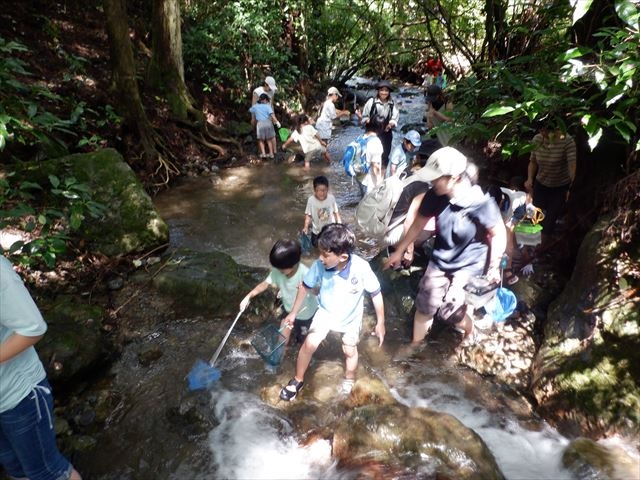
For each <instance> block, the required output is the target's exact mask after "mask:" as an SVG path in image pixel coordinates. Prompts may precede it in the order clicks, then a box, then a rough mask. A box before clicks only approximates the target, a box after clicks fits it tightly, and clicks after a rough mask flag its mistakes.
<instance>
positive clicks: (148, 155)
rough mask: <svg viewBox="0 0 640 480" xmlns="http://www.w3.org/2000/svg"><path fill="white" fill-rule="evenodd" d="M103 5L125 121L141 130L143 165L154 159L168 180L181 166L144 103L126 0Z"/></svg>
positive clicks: (117, 91) (160, 172)
mask: <svg viewBox="0 0 640 480" xmlns="http://www.w3.org/2000/svg"><path fill="white" fill-rule="evenodd" d="M103 8H104V13H105V17H106V23H107V34H108V36H109V49H110V52H111V69H112V72H113V78H114V83H115V91H116V95H117V97H116V98H117V102H118V105H119V109H118V110H119V112H121V113H122V115H123V117H124V121H125V123H126V125H127V126H128V127H129V128H131V129H132V130H133V131H135V132H137V133H138V136H139V138H140V143H141V145H142V148H143V150H144V159H143V160H144V161H145V163H144V164H143V165H141V166H142V167H147V166H148V164H147V162H152V164H154V162H155V165H154V166H156V165H157V168H156V170H155V174H159V175H160V176H161V177H162V183H167V182H168V180H169V177H170V176H171V175H172V174H175V173H177V172H178V170H177V169H176V167H175V166H174V165H173V164H172V163H171V161H170V159H169V157H170V154H168V153H166V152H165V150H166V149H165V148H164V147H163V145H162V140H161V139H160V138H159V136H158V135H157V134H156V133H155V131H154V129H153V126H152V125H151V122H149V119H148V118H147V114H146V113H145V111H144V107H143V105H142V99H141V97H140V90H139V89H138V83H137V81H136V69H135V61H134V58H133V49H132V47H131V40H130V39H129V28H128V26H127V25H128V22H127V13H126V11H127V10H126V6H125V0H103ZM130 161H132V160H130Z"/></svg>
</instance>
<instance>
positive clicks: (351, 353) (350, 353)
mask: <svg viewBox="0 0 640 480" xmlns="http://www.w3.org/2000/svg"><path fill="white" fill-rule="evenodd" d="M342 352H343V353H344V361H345V372H344V377H345V378H347V379H349V380H355V378H356V370H357V369H358V347H357V346H356V345H345V344H342Z"/></svg>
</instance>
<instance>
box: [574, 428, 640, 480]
mask: <svg viewBox="0 0 640 480" xmlns="http://www.w3.org/2000/svg"><path fill="white" fill-rule="evenodd" d="M562 464H563V465H564V467H565V468H567V469H568V470H570V471H571V472H573V474H574V475H575V478H592V479H602V480H627V479H631V478H638V476H639V475H640V461H639V460H638V456H637V454H630V453H629V452H627V451H626V450H625V449H623V448H621V447H620V446H617V445H603V444H602V443H597V442H594V441H593V440H590V439H588V438H584V437H580V438H576V439H575V440H573V441H572V442H571V443H570V444H569V445H568V446H567V448H566V449H565V451H564V452H563V454H562Z"/></svg>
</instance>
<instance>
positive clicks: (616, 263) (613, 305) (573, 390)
mask: <svg viewBox="0 0 640 480" xmlns="http://www.w3.org/2000/svg"><path fill="white" fill-rule="evenodd" d="M609 224H610V220H609V219H606V218H605V219H601V220H600V221H599V222H598V223H597V224H596V225H595V226H594V228H593V229H592V230H591V231H590V232H589V234H588V235H587V236H586V237H585V239H584V241H583V243H582V246H581V248H580V251H579V253H578V258H577V261H576V266H575V270H574V272H573V275H572V277H571V280H570V281H569V283H568V284H567V286H566V288H565V290H564V291H563V293H562V294H561V295H560V297H559V298H558V299H557V300H556V301H555V302H553V303H552V305H551V307H550V309H549V313H548V321H547V323H546V325H545V331H544V335H545V340H544V343H543V345H542V347H541V348H540V350H539V352H538V355H537V357H536V359H535V363H534V367H533V370H532V373H533V383H532V386H533V394H534V395H535V398H536V400H537V401H538V403H539V405H540V410H541V412H542V413H543V414H544V415H545V416H546V417H547V418H549V419H551V420H553V421H555V423H556V424H557V425H558V426H559V427H560V429H561V430H564V431H566V432H568V433H583V434H589V435H593V436H602V435H611V434H614V433H620V434H623V435H629V436H632V437H634V438H637V437H638V435H640V348H638V346H639V344H640V312H639V311H638V307H637V305H638V304H637V298H636V299H635V301H634V300H633V298H629V295H630V294H631V293H633V292H634V291H637V290H634V288H635V287H633V286H632V285H630V284H628V283H627V281H626V280H625V279H624V275H621V272H625V271H628V269H626V268H625V266H624V262H629V257H628V255H620V253H619V249H618V246H617V245H616V242H615V241H613V242H612V241H611V240H609V239H607V237H605V236H604V235H603V232H604V231H605V230H606V229H607V228H608V226H609ZM639 259H640V251H636V254H635V258H634V259H631V261H633V262H636V264H637V262H638V260H639Z"/></svg>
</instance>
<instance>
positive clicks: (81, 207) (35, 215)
mask: <svg viewBox="0 0 640 480" xmlns="http://www.w3.org/2000/svg"><path fill="white" fill-rule="evenodd" d="M14 176H15V172H10V173H8V174H7V175H6V176H5V177H0V229H5V228H7V227H11V228H13V229H16V230H17V231H20V232H22V233H23V235H24V236H25V237H26V238H28V240H19V241H16V242H14V243H13V244H12V245H11V247H10V248H9V253H10V255H11V256H13V257H15V259H16V260H17V261H19V262H20V263H22V264H25V265H38V264H44V265H46V266H47V267H48V268H53V267H54V266H55V264H56V262H57V260H58V259H59V258H61V257H62V256H63V255H64V254H65V253H66V252H67V246H68V243H69V242H70V240H71V234H72V233H73V232H75V231H77V230H78V229H79V228H80V227H81V226H82V224H83V222H84V221H85V220H86V219H87V217H91V218H100V217H101V216H103V215H104V213H105V212H106V206H105V205H104V204H102V203H99V202H96V201H94V200H93V196H92V194H91V190H90V189H89V187H88V185H87V184H84V183H81V182H78V181H77V180H76V179H75V178H73V177H67V178H59V177H57V176H55V175H50V176H49V185H48V186H47V188H46V189H45V188H43V187H42V186H41V185H39V184H38V183H35V182H30V181H22V182H20V183H18V184H12V183H11V182H10V180H11V179H12V177H14Z"/></svg>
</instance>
